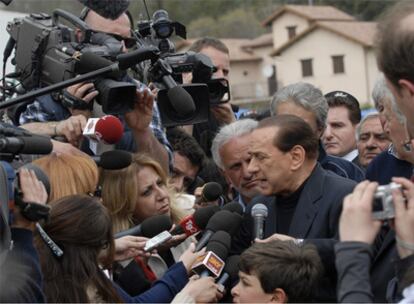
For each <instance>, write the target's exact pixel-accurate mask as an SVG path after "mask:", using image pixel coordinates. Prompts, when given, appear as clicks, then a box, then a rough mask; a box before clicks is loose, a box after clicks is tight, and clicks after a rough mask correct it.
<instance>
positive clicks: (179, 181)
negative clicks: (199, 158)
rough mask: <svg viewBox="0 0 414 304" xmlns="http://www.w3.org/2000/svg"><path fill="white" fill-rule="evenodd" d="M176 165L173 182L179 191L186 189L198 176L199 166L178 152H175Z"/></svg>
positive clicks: (172, 175)
mask: <svg viewBox="0 0 414 304" xmlns="http://www.w3.org/2000/svg"><path fill="white" fill-rule="evenodd" d="M173 155H174V167H173V172H172V174H171V184H172V185H173V187H174V189H175V190H176V191H177V192H182V191H186V190H187V188H188V186H189V185H190V184H191V183H192V182H193V181H194V180H195V178H196V177H197V174H198V171H199V169H200V168H199V167H198V166H194V165H193V164H192V163H191V162H190V160H189V159H188V158H187V157H185V156H183V155H181V154H180V153H178V152H174V153H173Z"/></svg>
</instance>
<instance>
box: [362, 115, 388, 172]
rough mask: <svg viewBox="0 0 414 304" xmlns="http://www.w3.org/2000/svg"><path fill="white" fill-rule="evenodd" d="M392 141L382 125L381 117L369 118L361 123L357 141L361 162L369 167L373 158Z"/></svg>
mask: <svg viewBox="0 0 414 304" xmlns="http://www.w3.org/2000/svg"><path fill="white" fill-rule="evenodd" d="M389 144H390V141H389V139H388V136H387V134H386V133H385V132H384V130H383V129H382V126H381V121H380V119H379V117H372V118H368V119H367V120H366V121H364V122H363V124H362V125H361V132H360V134H359V140H358V142H357V148H358V157H359V162H360V164H361V165H362V166H363V167H367V166H368V164H369V163H370V162H371V160H373V159H374V157H375V156H377V155H378V154H379V153H381V152H382V151H384V150H385V149H387V148H388V146H389Z"/></svg>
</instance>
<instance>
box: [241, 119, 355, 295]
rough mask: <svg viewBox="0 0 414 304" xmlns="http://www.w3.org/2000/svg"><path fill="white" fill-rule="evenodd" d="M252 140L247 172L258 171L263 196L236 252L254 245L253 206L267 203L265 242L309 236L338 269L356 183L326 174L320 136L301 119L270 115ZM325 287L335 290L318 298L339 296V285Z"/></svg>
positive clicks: (246, 221) (245, 222) (247, 219)
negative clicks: (338, 246)
mask: <svg viewBox="0 0 414 304" xmlns="http://www.w3.org/2000/svg"><path fill="white" fill-rule="evenodd" d="M250 138H251V145H250V149H249V153H250V155H251V161H250V164H249V167H248V171H249V172H251V173H252V174H255V175H256V178H257V179H258V180H259V186H258V189H259V191H260V193H261V194H262V195H263V196H259V197H257V198H255V199H254V200H253V201H252V203H251V204H250V205H249V206H248V209H247V211H246V217H245V218H244V220H243V222H242V224H241V227H240V229H239V232H238V234H237V235H236V236H235V237H234V241H233V251H234V252H241V251H242V250H243V249H245V248H247V247H249V246H250V244H251V242H252V241H253V233H252V231H253V219H252V217H251V216H250V210H251V208H252V207H253V206H254V205H255V204H256V203H262V204H265V205H266V206H267V208H268V216H267V219H266V222H265V224H264V237H265V238H267V239H266V240H264V242H266V241H269V240H272V239H280V240H296V241H297V242H302V241H303V239H305V242H308V241H309V242H310V243H314V244H315V245H316V246H317V248H318V250H319V253H320V254H321V255H323V256H324V262H325V263H326V265H327V270H328V272H329V270H331V269H333V267H334V266H333V265H334V264H333V263H334V261H333V258H334V257H333V247H332V246H333V244H334V242H335V241H334V238H336V236H337V232H338V218H339V215H340V212H341V204H342V200H343V198H344V197H345V195H347V194H348V193H350V192H351V191H352V189H353V187H354V186H355V182H354V181H352V180H349V179H346V178H343V177H340V176H338V175H335V174H332V173H330V172H327V171H325V170H324V169H323V168H322V167H321V166H320V165H319V164H318V162H317V158H318V148H319V147H318V138H317V137H316V135H315V133H314V132H313V130H312V129H311V127H310V126H309V124H307V123H306V122H305V121H304V120H302V119H301V118H299V117H296V116H293V115H280V116H275V117H270V118H266V119H264V120H262V121H260V122H259V125H258V127H257V128H256V129H255V130H254V131H253V132H252V133H251V135H250ZM262 242H263V241H262ZM329 263H330V264H329ZM329 265H331V266H332V267H331V268H329ZM332 280H333V281H332ZM330 282H331V283H333V282H334V279H332V278H331V279H330ZM327 284H329V282H327ZM325 287H326V286H325ZM325 289H326V292H327V293H330V294H329V295H323V296H322V295H320V297H321V298H320V299H319V300H322V299H324V300H331V301H332V300H334V298H333V297H334V288H333V287H332V288H325Z"/></svg>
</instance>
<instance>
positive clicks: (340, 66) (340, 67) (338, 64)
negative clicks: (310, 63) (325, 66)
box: [332, 55, 345, 74]
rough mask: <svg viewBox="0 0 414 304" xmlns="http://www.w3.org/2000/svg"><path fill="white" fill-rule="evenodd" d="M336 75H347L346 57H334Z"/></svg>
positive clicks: (333, 63)
mask: <svg viewBox="0 0 414 304" xmlns="http://www.w3.org/2000/svg"><path fill="white" fill-rule="evenodd" d="M332 65H333V72H334V74H343V73H345V64H344V55H338V56H332Z"/></svg>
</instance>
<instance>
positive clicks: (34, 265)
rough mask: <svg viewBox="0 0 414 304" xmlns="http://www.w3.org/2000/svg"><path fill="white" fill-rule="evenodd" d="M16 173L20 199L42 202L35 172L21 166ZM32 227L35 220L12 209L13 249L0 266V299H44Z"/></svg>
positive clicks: (41, 188) (43, 193)
mask: <svg viewBox="0 0 414 304" xmlns="http://www.w3.org/2000/svg"><path fill="white" fill-rule="evenodd" d="M19 176H20V188H21V190H22V192H23V201H24V202H36V203H39V204H46V201H47V193H46V190H45V187H44V185H43V183H42V182H40V181H39V180H38V179H37V177H36V175H35V173H34V172H33V171H31V170H30V171H29V170H27V169H21V170H20V171H19ZM2 203H4V202H2ZM34 229H35V222H32V221H29V220H27V219H26V218H25V217H24V216H23V215H21V214H20V210H19V209H18V208H16V209H15V210H14V221H13V223H12V224H11V233H12V239H13V248H12V250H11V251H9V252H8V254H7V256H6V258H5V260H4V261H3V264H2V265H1V276H0V286H2V288H0V302H11V303H16V302H28V303H29V302H32V303H41V302H45V298H44V294H43V292H42V274H41V271H40V265H39V257H38V255H37V252H36V250H35V248H34V246H33V231H34ZM6 286H7V287H6Z"/></svg>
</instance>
